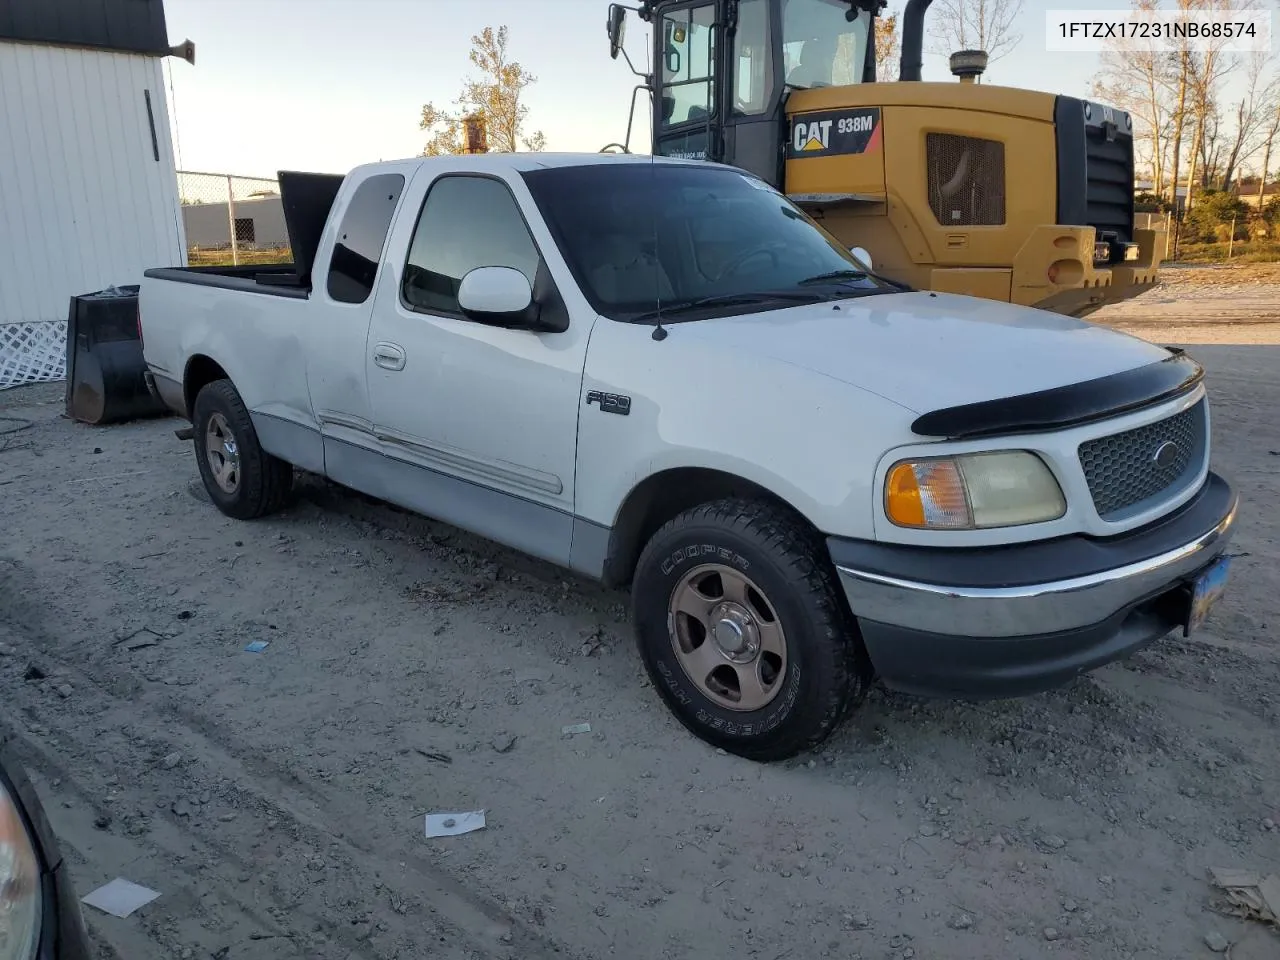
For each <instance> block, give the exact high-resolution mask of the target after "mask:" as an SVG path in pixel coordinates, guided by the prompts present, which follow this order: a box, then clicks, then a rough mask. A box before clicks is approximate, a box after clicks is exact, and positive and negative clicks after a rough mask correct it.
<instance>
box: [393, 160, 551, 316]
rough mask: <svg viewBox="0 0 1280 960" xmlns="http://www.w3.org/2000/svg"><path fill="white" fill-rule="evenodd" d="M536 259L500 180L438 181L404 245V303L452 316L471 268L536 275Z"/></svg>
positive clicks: (452, 178)
mask: <svg viewBox="0 0 1280 960" xmlns="http://www.w3.org/2000/svg"><path fill="white" fill-rule="evenodd" d="M540 262H541V255H540V254H539V252H538V248H537V246H536V245H535V243H534V240H533V237H532V236H531V235H530V233H529V228H528V227H527V226H526V225H525V222H524V216H523V215H522V214H521V213H520V206H519V204H517V203H516V198H515V197H513V196H512V195H511V190H510V189H509V188H508V187H507V185H506V184H505V183H503V182H502V181H500V180H492V179H490V178H488V177H472V176H457V175H452V176H444V177H441V178H440V179H439V180H437V181H436V182H435V183H434V184H432V185H431V189H430V191H428V193H427V199H426V202H425V203H424V204H423V207H422V214H421V216H420V217H419V218H418V226H417V228H416V229H415V230H414V233H413V242H412V243H411V244H410V245H409V257H408V261H407V262H406V263H405V270H404V289H403V293H404V301H405V303H407V304H408V305H409V306H411V307H414V308H415V309H418V310H426V311H428V312H430V313H447V314H454V315H457V314H459V313H460V312H461V311H460V310H459V308H458V287H459V286H461V284H462V278H463V277H465V276H466V275H467V274H468V273H470V272H471V271H472V270H475V269H476V268H477V267H512V268H514V269H516V270H519V271H520V272H521V273H523V274H524V275H525V277H526V278H527V279H528V281H529V284H530V286H532V285H533V284H534V281H535V279H536V277H537V275H538V265H539V263H540Z"/></svg>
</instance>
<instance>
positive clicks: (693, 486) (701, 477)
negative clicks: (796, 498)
mask: <svg viewBox="0 0 1280 960" xmlns="http://www.w3.org/2000/svg"><path fill="white" fill-rule="evenodd" d="M730 497H746V498H750V499H756V500H763V501H766V502H768V503H771V504H773V505H774V506H777V507H780V508H781V509H783V510H786V511H788V512H789V513H791V514H792V515H794V516H795V517H796V518H797V519H799V520H800V521H801V522H803V523H804V524H805V525H807V526H808V527H809V528H810V529H812V530H814V531H815V532H817V528H816V526H815V525H814V524H813V522H812V521H811V520H810V519H809V518H808V517H806V516H805V515H804V514H803V513H801V512H800V511H799V510H798V509H796V507H795V506H794V505H793V504H792V503H790V502H789V501H788V500H787V499H786V498H785V497H783V496H781V495H779V494H778V493H776V492H774V491H773V490H771V489H769V488H768V487H767V486H764V485H763V484H761V483H759V482H757V481H755V480H749V479H747V478H746V477H743V476H739V475H738V474H734V473H730V472H728V471H725V470H717V469H715V468H711V467H672V468H669V469H666V470H660V471H659V472H657V473H653V474H650V475H649V476H647V477H645V478H644V479H643V480H641V481H640V482H639V483H637V484H636V485H635V486H634V487H632V488H631V490H630V492H628V494H627V496H626V497H625V498H624V499H623V501H622V505H621V506H620V507H619V508H618V513H617V516H616V517H615V519H614V523H613V526H612V528H611V529H610V532H609V547H608V552H607V553H606V555H605V561H604V570H603V574H602V580H603V582H604V583H605V585H606V586H609V587H621V586H625V585H626V584H628V583H630V582H631V578H632V576H633V574H634V573H635V569H636V563H637V561H638V560H639V559H640V553H641V551H642V550H643V549H644V545H645V544H646V543H647V542H648V541H649V538H650V537H652V536H653V534H654V533H656V532H657V531H658V529H659V528H660V527H661V526H662V525H663V524H665V523H666V522H667V521H668V520H671V519H672V518H674V517H676V516H678V515H679V514H681V513H683V512H684V511H685V510H689V509H691V508H692V507H696V506H698V505H699V504H702V503H710V502H711V501H714V500H722V499H726V498H730Z"/></svg>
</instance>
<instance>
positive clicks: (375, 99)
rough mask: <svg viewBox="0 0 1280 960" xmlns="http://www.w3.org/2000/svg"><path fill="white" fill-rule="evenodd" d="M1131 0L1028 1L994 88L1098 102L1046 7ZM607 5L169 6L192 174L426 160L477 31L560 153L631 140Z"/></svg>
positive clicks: (942, 69)
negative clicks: (1048, 41)
mask: <svg viewBox="0 0 1280 960" xmlns="http://www.w3.org/2000/svg"><path fill="white" fill-rule="evenodd" d="M1127 6H1128V4H1127V2H1125V0H1025V5H1024V10H1023V13H1022V16H1021V18H1020V22H1019V23H1018V25H1017V29H1018V31H1019V32H1021V33H1022V35H1023V38H1022V40H1021V42H1020V43H1019V45H1018V46H1017V47H1016V48H1015V49H1014V50H1013V51H1012V52H1011V53H1009V54H1007V55H1006V56H1004V57H1002V58H1001V59H999V60H997V61H996V62H995V63H993V64H991V66H990V67H989V68H988V71H987V74H986V76H985V77H984V78H983V79H984V82H987V83H998V84H1000V85H1002V86H1015V87H1025V88H1028V89H1033V90H1044V91H1047V92H1052V93H1065V94H1071V95H1074V96H1088V95H1089V93H1090V83H1091V78H1092V76H1093V74H1094V73H1095V72H1096V71H1097V69H1098V58H1097V56H1096V55H1095V54H1090V53H1050V52H1046V50H1045V26H1044V25H1045V13H1046V11H1047V10H1050V9H1053V10H1068V9H1073V8H1074V9H1093V10H1097V9H1109V8H1115V9H1117V10H1119V9H1125V8H1127ZM607 9H608V2H607V0H165V15H166V19H167V21H168V29H169V40H170V42H171V43H173V44H177V43H179V42H181V41H183V40H184V39H190V40H192V41H194V43H195V45H196V63H195V65H194V66H191V65H189V64H187V63H186V62H185V61H182V60H179V59H177V58H173V57H170V58H167V59H166V60H165V64H166V67H165V69H166V74H167V75H168V77H169V78H170V88H171V89H170V91H169V100H170V102H169V109H170V116H171V120H172V122H173V126H174V129H175V141H176V147H177V150H178V154H179V169H183V170H192V171H207V172H213V173H229V174H236V175H243V176H274V175H275V173H276V171H278V170H282V169H283V170H289V169H293V170H315V171H324V172H334V173H344V172H346V171H347V170H349V169H350V168H351V167H354V166H356V165H357V164H360V163H366V162H369V161H375V160H390V159H395V158H401V157H410V156H415V155H417V154H419V153H420V152H421V150H422V147H423V144H424V143H425V141H426V135H425V133H424V132H423V131H421V130H420V129H419V128H418V122H419V117H420V114H421V109H422V105H423V104H424V103H426V102H427V101H433V102H434V103H435V104H436V105H437V106H442V107H447V106H449V105H451V103H452V101H453V99H454V98H455V97H456V96H457V94H458V92H459V90H460V88H461V84H462V81H463V79H464V78H465V77H466V76H467V75H468V74H469V73H470V72H471V65H470V63H469V61H468V59H467V55H468V52H469V50H470V47H471V43H470V38H471V36H472V35H474V34H476V33H479V32H480V31H481V30H483V29H484V27H486V26H492V27H494V28H497V27H499V26H501V25H504V24H505V25H506V26H507V27H508V28H509V30H510V42H509V47H508V49H509V52H510V55H511V56H512V58H513V59H515V60H517V61H519V62H520V63H521V64H522V65H523V66H524V67H525V69H527V70H528V71H530V72H531V73H533V74H534V75H535V76H536V77H537V78H538V81H537V83H536V84H534V85H533V86H532V87H530V88H529V89H528V90H526V93H525V101H526V103H527V104H528V107H529V126H528V129H529V131H532V130H536V129H540V130H542V131H543V132H544V133H545V134H546V136H547V148H548V149H549V150H565V151H578V150H586V151H592V152H594V151H597V150H599V149H601V148H602V147H603V146H605V145H606V144H608V143H611V142H614V141H619V142H620V141H622V139H623V138H624V136H625V134H626V128H627V113H628V106H629V104H630V101H631V91H632V89H633V88H634V86H635V84H636V83H637V82H638V80H637V79H636V78H635V77H634V76H633V75H632V74H631V72H630V71H629V70H628V69H627V65H626V63H625V62H624V61H623V60H622V59H621V58H619V59H618V60H616V61H614V60H611V59H610V58H609V50H608V38H607V36H606V33H605V18H606V11H607ZM889 9H890V10H891V11H892V10H894V9H901V0H890V5H889ZM629 20H630V23H629V24H628V34H627V44H626V46H627V51H628V53H629V54H630V55H631V58H632V61H633V62H634V63H635V64H636V66H637V67H638V68H639V69H641V70H644V69H646V66H647V60H646V55H645V51H646V41H647V29H645V28H646V26H647V25H646V24H643V23H642V22H640V21H639V20H638V19H637V18H636V17H635V16H634V14H632V15H629ZM928 45H929V43H928V20H927V19H926V49H927V47H928ZM923 79H925V80H934V81H945V82H955V80H954V78H952V77H951V75H950V71H949V70H948V67H947V62H946V59H945V58H944V57H942V56H938V55H931V54H928V53H926V55H925V64H924V77H923ZM648 122H649V121H648V106H647V98H645V97H644V96H643V95H642V96H641V97H640V98H639V99H638V101H637V107H636V112H635V123H636V131H637V134H633V139H632V148H633V149H636V147H637V146H639V147H640V148H642V149H647V148H648V143H649V141H648V136H647V133H646V130H647V126H648Z"/></svg>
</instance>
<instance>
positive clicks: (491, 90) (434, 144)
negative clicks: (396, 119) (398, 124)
mask: <svg viewBox="0 0 1280 960" xmlns="http://www.w3.org/2000/svg"><path fill="white" fill-rule="evenodd" d="M508 38H509V33H508V30H507V28H506V27H505V26H504V27H499V28H498V29H497V30H496V31H495V30H494V29H493V27H485V28H484V30H483V31H481V32H480V33H479V34H477V35H476V36H473V37H472V38H471V44H472V47H471V63H472V65H473V66H475V67H476V68H477V69H478V70H480V73H481V77H480V79H472V80H467V81H466V82H465V83H464V84H463V87H462V93H461V94H459V95H458V98H457V99H456V100H455V101H454V108H455V109H453V110H442V109H440V108H438V107H436V106H435V105H434V104H432V103H428V104H425V105H424V106H423V108H422V118H421V121H420V123H419V127H420V129H422V130H427V131H430V132H431V139H430V140H428V141H427V145H426V147H425V148H424V149H423V151H422V153H423V156H428V157H434V156H439V155H441V154H449V153H464V152H465V151H466V142H465V139H464V132H463V124H462V118H463V117H464V116H467V115H468V114H471V113H477V112H478V113H480V114H482V115H483V116H484V119H485V124H486V127H487V132H488V136H489V149H490V150H492V151H493V152H495V153H515V152H516V151H517V150H519V149H520V147H521V146H522V145H523V147H524V149H526V150H531V151H538V150H542V149H544V148H545V147H546V137H544V136H543V135H542V132H541V131H538V132H536V133H532V134H529V135H526V134H525V133H524V124H525V120H526V119H527V118H528V114H529V108H528V107H527V106H525V105H524V104H523V103H521V102H520V98H521V94H523V93H524V91H525V89H526V88H527V87H529V86H530V85H531V84H533V83H536V82H537V80H538V78H537V77H535V76H534V75H533V74H531V73H529V72H528V71H527V70H525V69H524V67H522V66H521V65H520V64H519V63H517V62H516V61H514V60H511V59H509V57H508V54H507V41H508Z"/></svg>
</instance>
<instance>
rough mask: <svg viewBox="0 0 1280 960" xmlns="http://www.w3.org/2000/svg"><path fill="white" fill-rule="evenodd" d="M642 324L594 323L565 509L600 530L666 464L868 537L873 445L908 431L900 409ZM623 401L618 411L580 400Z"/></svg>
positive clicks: (884, 445)
mask: <svg viewBox="0 0 1280 960" xmlns="http://www.w3.org/2000/svg"><path fill="white" fill-rule="evenodd" d="M651 333H652V328H651V327H649V326H641V325H638V324H627V323H619V322H615V321H611V320H603V319H602V320H601V321H599V322H598V324H597V327H596V330H595V333H594V334H593V336H592V340H591V347H590V350H589V352H588V357H587V365H586V371H585V376H584V378H583V398H584V402H583V404H582V405H581V406H580V408H579V430H578V475H577V488H576V489H577V498H576V513H577V514H578V516H580V517H582V518H583V519H586V520H590V521H592V522H593V523H596V524H599V525H600V526H604V527H612V526H614V524H615V523H616V522H617V518H618V514H619V511H620V510H621V508H622V506H623V504H624V503H625V502H626V499H627V496H628V495H629V494H630V492H631V491H632V490H634V489H635V488H636V487H637V486H638V485H639V484H641V483H642V482H644V480H645V479H646V478H648V477H650V476H653V475H655V474H658V473H661V472H663V471H666V470H672V469H678V468H688V467H693V468H702V469H707V470H716V471H719V472H721V473H726V474H730V475H732V476H735V477H740V478H742V479H744V480H748V481H750V482H751V483H753V484H756V485H757V486H760V487H763V488H764V489H766V490H768V491H770V492H771V493H773V494H774V495H775V496H777V497H778V498H780V499H781V500H783V501H785V502H786V503H788V504H790V505H791V507H792V508H794V509H795V510H796V511H798V512H799V513H800V514H801V515H803V516H804V517H805V518H806V519H807V520H808V521H809V522H810V523H811V524H813V526H814V527H816V528H817V529H818V530H819V531H821V532H823V533H825V534H828V535H833V536H845V537H857V538H871V537H872V536H873V529H874V521H873V513H872V505H873V494H872V484H873V481H874V477H875V467H876V463H877V461H878V460H879V458H880V455H881V454H882V453H883V451H885V450H887V449H889V448H890V447H893V446H895V445H897V444H900V443H902V442H905V441H906V440H907V439H909V438H911V437H912V434H911V429H910V425H911V420H912V419H913V417H914V416H915V415H914V414H913V413H912V411H910V410H908V409H907V408H905V407H903V406H900V405H898V404H896V403H893V402H892V401H890V400H886V399H885V398H883V397H880V396H877V395H875V394H871V393H868V392H866V391H864V390H861V389H859V388H857V387H854V386H851V385H850V384H847V383H844V382H841V381H838V380H835V379H832V378H830V377H826V376H823V375H821V374H817V373H814V372H812V371H809V370H805V369H803V368H800V367H797V366H794V365H792V364H788V363H785V362H782V361H778V360H773V359H769V358H766V357H760V356H756V355H752V354H748V353H746V352H744V351H739V350H729V351H726V350H725V349H724V348H723V347H721V346H714V347H713V346H712V345H710V344H708V343H707V342H705V341H703V340H701V339H698V338H694V337H682V336H681V330H680V325H679V324H676V325H672V326H671V327H669V328H668V336H667V338H666V339H664V340H660V341H655V340H653V338H652V336H651ZM592 391H599V392H602V393H611V394H617V395H621V396H624V397H629V398H630V401H631V402H630V409H629V412H628V413H627V415H625V416H617V415H612V414H610V413H607V412H605V411H603V410H602V409H601V408H600V406H599V405H598V404H595V403H593V404H587V403H586V402H585V399H586V397H587V396H588V395H589V394H590V393H591V392H592Z"/></svg>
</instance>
